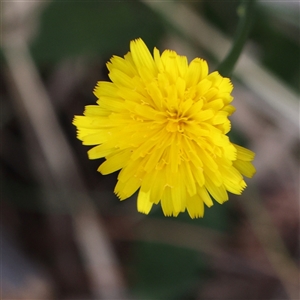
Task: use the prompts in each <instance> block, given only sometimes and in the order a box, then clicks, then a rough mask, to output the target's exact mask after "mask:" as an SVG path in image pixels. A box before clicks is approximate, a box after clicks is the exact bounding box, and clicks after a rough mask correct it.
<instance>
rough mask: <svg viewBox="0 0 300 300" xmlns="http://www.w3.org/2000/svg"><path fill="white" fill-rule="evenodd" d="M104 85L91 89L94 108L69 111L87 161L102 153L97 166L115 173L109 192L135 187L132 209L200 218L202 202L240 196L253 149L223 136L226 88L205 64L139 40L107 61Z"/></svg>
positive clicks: (121, 193)
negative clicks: (155, 206)
mask: <svg viewBox="0 0 300 300" xmlns="http://www.w3.org/2000/svg"><path fill="white" fill-rule="evenodd" d="M107 68H108V70H109V78H110V80H111V82H106V81H99V82H98V83H97V86H96V87H95V89H94V94H95V96H96V97H97V98H98V100H97V105H88V106H86V107H85V111H84V115H83V116H75V117H74V120H73V124H74V125H75V126H76V127H77V137H78V139H79V140H81V141H82V143H83V145H87V146H90V145H93V146H94V147H93V148H91V149H90V150H89V151H88V157H89V159H99V158H103V157H104V158H105V161H104V162H103V163H102V164H101V165H100V167H99V168H98V171H99V172H100V173H102V174H109V173H113V172H116V171H118V170H120V172H119V175H118V182H117V184H116V186H115V190H114V192H115V193H116V195H117V196H118V197H119V198H120V200H124V199H127V198H129V197H130V196H132V195H133V194H134V193H135V192H136V191H138V196H137V210H138V211H139V212H141V213H145V214H148V213H149V212H150V210H151V208H152V206H153V204H158V203H161V207H162V211H163V213H164V215H165V216H175V217H176V216H178V214H179V213H180V212H184V211H185V210H187V212H188V214H189V215H190V217H191V218H199V217H203V215H204V206H205V205H206V206H208V207H210V206H212V205H213V201H212V197H213V199H215V201H217V202H218V203H223V202H225V201H227V200H228V193H227V192H230V193H233V194H237V195H240V194H241V193H242V191H243V190H244V189H245V188H246V183H245V181H244V179H243V176H246V177H252V176H253V174H254V173H255V168H254V166H253V164H252V160H253V159H254V153H253V152H252V151H250V150H248V149H246V148H243V147H241V146H239V145H236V144H234V143H232V142H231V141H230V140H229V138H228V136H227V135H226V134H227V133H228V132H229V131H230V128H231V123H230V121H229V119H228V116H230V115H231V114H232V113H233V112H234V111H235V108H234V106H232V105H231V102H232V100H233V97H232V96H231V92H232V89H233V85H232V83H231V81H230V80H229V79H228V78H224V77H222V76H221V75H220V74H219V73H218V72H212V73H209V70H208V65H207V62H206V61H205V60H203V59H201V58H195V59H194V60H192V61H191V62H190V63H188V60H187V58H186V57H185V56H180V55H178V54H177V53H176V52H175V51H172V50H165V51H164V52H163V53H162V54H160V52H159V50H158V49H157V48H154V51H153V56H152V55H151V53H150V52H149V50H148V48H147V46H146V45H145V43H144V42H143V40H142V39H140V38H139V39H136V40H133V41H131V42H130V51H129V52H128V53H127V54H126V55H125V56H124V58H122V57H118V56H113V57H112V58H111V59H110V61H109V62H108V63H107Z"/></svg>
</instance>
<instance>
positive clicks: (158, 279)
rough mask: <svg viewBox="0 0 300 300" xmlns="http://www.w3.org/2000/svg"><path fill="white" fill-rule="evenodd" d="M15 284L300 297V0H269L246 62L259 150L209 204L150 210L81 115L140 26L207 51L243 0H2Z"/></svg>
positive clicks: (249, 129)
mask: <svg viewBox="0 0 300 300" xmlns="http://www.w3.org/2000/svg"><path fill="white" fill-rule="evenodd" d="M1 10H2V20H1V22H2V26H1V31H2V45H1V74H0V76H1V87H0V93H1V151H0V155H1V156H0V159H1V276H2V277H1V295H2V299H47V300H49V299H174V300H178V299H189V300H193V299H195V300H196V299H204V300H206V299H218V300H219V299H220V300H222V299H230V300H232V299H236V300H245V299H249V300H258V299H264V300H267V299H276V300H283V299H293V300H296V299H299V109H298V108H299V103H298V101H299V100H298V98H299V77H300V76H299V75H300V74H299V73H300V65H299V57H300V56H299V53H300V52H299V44H300V40H299V33H300V24H299V2H297V1H288V0H287V1H281V2H273V1H258V3H257V7H256V13H255V16H254V18H253V28H252V31H251V34H250V37H249V41H248V43H247V44H246V47H245V49H244V52H243V55H242V56H241V57H240V60H239V62H238V64H237V66H236V70H235V72H234V75H233V78H232V80H233V83H234V86H235V89H234V93H233V95H234V96H235V100H234V105H235V106H236V107H237V111H236V113H235V114H234V115H233V116H232V132H231V138H232V140H234V141H237V142H238V143H240V144H243V145H246V146H247V147H249V148H250V149H252V150H254V151H255V152H256V153H257V156H256V160H255V165H256V168H257V174H256V176H255V177H254V178H253V179H251V180H248V185H249V187H248V189H247V190H246V191H245V192H244V194H243V195H242V196H239V197H237V196H233V195H231V196H230V200H229V201H228V202H227V203H225V204H223V205H219V204H217V203H215V205H214V206H213V207H212V208H210V209H206V211H205V216H204V218H203V219H197V220H190V219H189V217H188V215H187V214H182V215H180V216H179V217H178V218H165V217H163V215H162V212H161V209H160V207H157V208H156V209H154V210H153V211H152V212H151V213H150V215H149V216H144V215H141V214H139V213H137V211H136V196H133V197H132V199H128V200H126V201H124V202H120V201H119V200H118V199H117V198H116V197H115V196H114V194H113V188H114V185H115V183H116V176H117V174H112V175H109V176H102V175H100V173H98V172H97V171H96V170H97V167H98V165H99V164H100V161H89V160H88V158H87V155H86V151H87V150H88V147H84V146H82V145H81V143H80V142H79V141H78V140H77V139H76V132H75V128H74V127H73V126H72V125H71V122H72V118H73V116H74V114H82V112H83V109H84V106H85V105H87V104H93V103H95V100H96V99H95V98H94V96H93V94H92V90H93V88H94V86H95V84H96V82H97V81H99V80H107V79H108V77H107V69H106V66H105V63H106V62H107V61H108V60H109V58H110V57H111V56H112V55H120V56H123V55H124V54H126V52H127V51H128V50H129V41H130V40H131V39H134V38H137V37H142V38H143V40H144V41H145V42H146V43H147V45H148V46H149V48H150V49H151V50H152V49H153V47H154V46H157V47H158V48H159V49H160V50H161V51H162V50H164V49H174V50H176V51H177V52H178V53H180V54H182V55H187V56H188V57H189V59H192V58H194V57H196V56H199V57H203V58H205V59H206V60H208V62H209V65H210V66H211V70H214V69H215V68H216V67H217V65H218V63H219V62H220V61H221V60H222V59H223V58H224V57H225V56H226V53H227V52H228V50H229V49H230V47H231V45H232V43H233V40H234V36H235V32H236V28H237V24H238V21H239V17H242V15H243V10H242V8H241V7H240V6H239V2H238V1H191V2H190V1H167V2H156V1H47V2H44V1H41V2H34V1H28V2H27V1H23V2H15V1H3V2H2V4H1Z"/></svg>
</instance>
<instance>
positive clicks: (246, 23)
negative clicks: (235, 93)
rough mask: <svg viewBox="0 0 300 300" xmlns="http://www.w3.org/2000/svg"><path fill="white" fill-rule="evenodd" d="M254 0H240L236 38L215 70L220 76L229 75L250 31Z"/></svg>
mask: <svg viewBox="0 0 300 300" xmlns="http://www.w3.org/2000/svg"><path fill="white" fill-rule="evenodd" d="M254 7H255V0H242V1H241V6H240V8H239V9H240V13H241V14H242V16H241V18H240V21H239V24H238V29H237V33H236V38H235V40H234V43H233V46H232V48H231V50H230V51H229V53H228V55H227V56H226V57H225V59H224V60H223V61H222V62H221V63H220V65H219V66H218V68H217V70H218V71H219V73H220V74H221V75H222V76H226V77H230V76H231V74H232V71H233V69H234V66H235V64H236V62H237V61H238V59H239V57H240V55H241V52H242V50H243V48H244V45H245V43H246V41H247V38H248V35H249V33H250V29H251V25H252V21H253V16H254V10H255V9H254Z"/></svg>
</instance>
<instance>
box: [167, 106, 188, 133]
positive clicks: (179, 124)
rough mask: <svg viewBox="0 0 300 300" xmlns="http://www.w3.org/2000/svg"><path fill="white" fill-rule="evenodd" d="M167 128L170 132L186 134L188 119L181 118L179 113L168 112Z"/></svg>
mask: <svg viewBox="0 0 300 300" xmlns="http://www.w3.org/2000/svg"><path fill="white" fill-rule="evenodd" d="M167 114H168V117H167V126H166V129H167V131H169V132H176V131H177V132H180V133H182V132H184V125H185V123H186V121H187V118H186V117H183V116H180V114H179V113H178V112H169V111H168V112H167Z"/></svg>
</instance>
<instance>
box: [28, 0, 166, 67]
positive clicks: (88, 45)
mask: <svg viewBox="0 0 300 300" xmlns="http://www.w3.org/2000/svg"><path fill="white" fill-rule="evenodd" d="M163 29H164V27H163V24H162V20H161V19H160V18H159V17H158V16H157V15H156V14H155V13H154V12H152V10H150V9H149V8H148V7H147V6H145V5H144V4H142V3H141V2H139V1H118V2H115V1H112V2H109V3H108V2H106V1H93V2H88V3H86V2H83V1H80V2H76V1H71V2H65V1H62V2H60V1H54V2H52V3H50V4H49V6H48V7H47V9H46V10H45V11H44V13H43V15H42V18H41V22H40V28H39V32H38V36H37V37H36V39H35V40H34V41H33V43H32V53H33V56H34V58H35V59H36V61H37V62H38V63H55V62H58V61H60V60H62V59H64V58H67V57H76V56H83V55H85V56H89V57H94V58H97V57H104V58H106V57H110V56H112V55H113V54H117V55H124V54H125V53H126V52H127V51H128V50H129V41H130V40H132V39H135V38H138V37H142V38H143V39H144V40H145V42H146V43H147V45H148V46H149V48H150V49H151V48H153V46H154V45H155V44H156V43H157V41H158V40H159V38H160V37H161V36H162V35H163V33H164V30H163Z"/></svg>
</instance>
